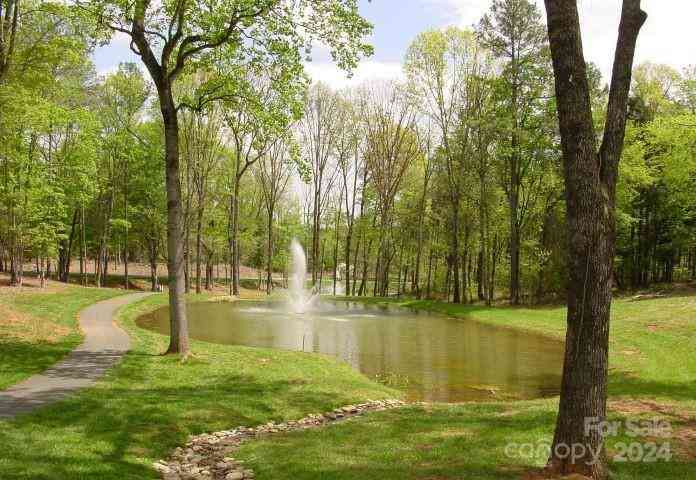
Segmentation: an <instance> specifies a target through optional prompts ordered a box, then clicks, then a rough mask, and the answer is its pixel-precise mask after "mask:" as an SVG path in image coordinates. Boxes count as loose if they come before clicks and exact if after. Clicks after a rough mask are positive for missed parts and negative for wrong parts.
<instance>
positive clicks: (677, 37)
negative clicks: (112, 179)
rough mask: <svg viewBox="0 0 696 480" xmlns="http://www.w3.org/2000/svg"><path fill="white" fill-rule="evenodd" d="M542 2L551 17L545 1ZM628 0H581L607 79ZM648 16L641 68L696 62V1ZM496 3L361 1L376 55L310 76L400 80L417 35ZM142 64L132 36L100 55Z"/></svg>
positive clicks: (591, 46) (104, 64)
mask: <svg viewBox="0 0 696 480" xmlns="http://www.w3.org/2000/svg"><path fill="white" fill-rule="evenodd" d="M536 3H537V5H538V7H539V9H540V11H541V12H542V14H543V15H545V13H544V12H545V11H544V5H543V0H536ZM621 3H622V0H578V5H579V8H580V22H581V24H582V33H583V43H584V49H585V56H586V58H587V60H589V61H592V62H594V63H596V64H597V65H599V67H600V69H601V70H602V73H603V74H604V77H605V80H607V81H608V79H609V76H610V73H611V65H612V61H613V55H614V50H615V46H616V37H617V32H618V25H619V16H620V13H621ZM642 5H643V9H644V10H645V11H646V12H647V13H648V21H647V22H646V24H645V26H644V27H643V30H642V31H641V35H640V37H639V40H638V47H637V51H636V64H638V63H642V62H645V61H651V62H655V63H664V64H667V65H670V66H672V67H675V68H677V69H678V70H681V69H682V68H683V67H686V66H688V65H692V64H696V43H695V42H694V41H693V39H694V38H695V36H694V33H693V29H694V26H693V21H694V19H696V0H643V2H642ZM489 6H490V0H372V1H368V0H360V11H361V13H362V15H363V16H364V17H365V18H367V19H368V20H369V21H370V22H371V23H372V24H373V25H374V32H373V34H372V37H371V38H370V43H371V44H372V45H373V46H374V48H375V53H374V55H373V56H372V57H371V58H369V59H365V60H363V61H362V62H361V63H360V66H359V67H358V68H357V70H356V71H354V72H353V76H352V78H347V76H346V74H345V73H344V72H341V71H340V70H339V69H337V68H336V67H334V66H333V64H332V63H331V61H330V60H329V58H328V55H326V54H325V52H321V51H319V52H316V54H315V55H314V56H313V57H314V58H313V61H312V62H310V63H308V64H307V65H306V70H307V72H308V73H309V74H310V76H311V77H312V78H313V79H314V80H317V81H323V82H325V83H327V84H329V85H331V86H332V87H334V88H342V87H345V86H348V85H351V84H359V83H362V82H364V81H366V80H369V79H390V78H399V77H400V76H401V75H402V71H401V63H402V61H403V58H404V55H405V53H406V49H407V48H408V46H409V44H410V43H411V41H412V40H413V39H414V38H415V36H416V35H417V34H418V33H420V32H422V31H424V30H428V29H435V28H444V27H447V26H450V25H456V26H460V27H471V26H473V25H475V24H477V23H478V21H479V19H480V18H481V16H482V15H483V14H484V13H485V12H486V11H487V10H488V8H489ZM124 61H135V62H139V59H138V57H137V56H135V55H134V54H133V53H132V52H131V51H130V49H129V48H128V41H127V37H124V36H119V37H115V38H114V39H113V40H112V42H111V43H110V44H109V45H107V46H105V47H102V48H100V49H98V50H97V51H96V52H95V54H94V62H95V64H96V68H97V71H98V72H99V73H100V74H106V73H108V72H110V71H113V70H115V69H116V67H117V66H118V64H119V63H120V62H124Z"/></svg>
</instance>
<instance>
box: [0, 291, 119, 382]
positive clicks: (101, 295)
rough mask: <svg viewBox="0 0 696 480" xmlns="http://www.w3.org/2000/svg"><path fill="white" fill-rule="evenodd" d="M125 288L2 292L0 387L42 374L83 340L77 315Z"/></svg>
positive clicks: (0, 304)
mask: <svg viewBox="0 0 696 480" xmlns="http://www.w3.org/2000/svg"><path fill="white" fill-rule="evenodd" d="M123 293H124V292H123V290H112V289H97V288H81V287H74V286H67V285H66V286H65V287H64V288H61V289H60V290H59V291H57V292H39V291H36V289H23V290H22V291H17V292H12V291H11V290H9V289H5V291H4V292H3V293H2V294H0V315H1V316H2V317H3V318H2V319H0V390H1V389H3V388H6V387H8V386H10V385H13V384H15V383H17V382H20V381H22V380H24V379H25V378H27V377H30V376H31V375H34V374H36V373H39V372H41V371H43V370H45V369H46V368H48V367H49V366H51V365H53V364H54V363H56V362H57V361H58V360H60V359H61V358H63V357H64V356H65V355H67V354H68V353H69V352H70V351H71V350H72V349H74V348H75V347H76V346H77V345H79V344H80V342H81V341H82V333H81V332H80V330H79V328H78V322H77V314H78V312H79V311H80V310H82V309H83V308H85V307H87V306H88V305H91V304H93V303H96V302H98V301H100V300H104V299H107V298H111V297H114V296H116V295H122V294H123Z"/></svg>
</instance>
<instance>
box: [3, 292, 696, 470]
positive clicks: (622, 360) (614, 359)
mask: <svg viewBox="0 0 696 480" xmlns="http://www.w3.org/2000/svg"><path fill="white" fill-rule="evenodd" d="M76 294H77V293H76ZM372 301H381V300H372ZM165 302H166V297H165V296H164V295H157V296H153V297H149V298H147V299H146V300H144V301H143V302H140V303H138V304H135V305H131V306H129V307H126V309H124V311H123V312H122V315H121V324H122V325H123V326H124V328H126V329H127V330H128V331H129V333H130V335H131V337H132V339H133V351H132V352H131V353H130V354H128V355H127V356H126V357H125V359H124V360H123V362H122V363H121V364H120V365H119V366H118V367H116V368H115V369H114V370H113V371H112V373H111V374H110V375H109V376H108V377H107V378H106V379H105V380H104V381H102V382H100V383H99V384H98V385H97V386H96V387H95V388H92V389H90V390H88V391H86V392H83V393H82V394H80V395H78V396H76V397H73V398H71V399H69V400H66V401H64V402H62V403H60V404H57V405H55V406H53V407H49V408H46V409H43V410H41V411H38V412H36V413H34V414H31V415H29V416H25V417H21V418H19V419H17V420H14V421H12V422H0V445H2V446H3V449H2V450H1V451H0V478H1V479H3V480H5V479H32V480H34V479H36V480H41V479H87V478H89V479H92V478H99V479H107V480H108V479H119V480H121V479H147V478H153V479H154V478H157V477H156V474H155V473H154V471H153V470H152V469H151V466H150V464H151V463H152V461H154V460H157V459H160V458H163V457H166V456H167V455H168V453H169V452H170V451H171V450H172V449H173V448H174V447H176V446H179V445H181V444H183V443H185V441H186V438H187V436H188V435H189V434H196V433H201V432H206V431H214V430H219V429H225V428H230V427H234V426H238V425H249V426H253V425H258V424H261V423H265V422H268V421H283V420H287V419H296V418H300V417H302V416H304V415H306V414H308V413H312V412H320V411H326V410H328V409H330V408H333V407H335V406H338V405H344V404H348V403H353V402H355V401H358V400H364V399H369V398H384V397H394V396H397V395H398V392H395V391H393V390H390V389H388V388H386V387H384V386H381V385H378V384H375V383H373V382H371V381H370V380H368V379H366V378H365V377H363V376H362V375H360V374H358V373H356V372H355V371H353V370H352V369H351V368H349V367H348V366H347V365H344V364H340V363H338V362H336V361H334V360H333V359H327V358H324V357H321V356H319V355H316V354H305V353H299V352H287V351H280V350H269V349H257V348H246V347H232V346H224V345H214V344H207V343H202V342H193V344H192V347H193V351H194V355H193V357H192V358H190V359H189V360H187V361H186V362H183V363H182V362H181V361H180V360H179V359H178V358H177V357H172V356H167V357H164V356H160V355H159V353H160V352H162V351H163V350H164V347H165V346H166V338H165V337H163V336H161V335H157V334H155V333H152V332H149V331H145V330H142V329H139V328H138V327H136V326H135V324H134V320H135V318H137V317H138V316H139V315H140V314H142V313H144V312H147V311H150V310H152V309H153V308H156V307H157V306H159V305H163V304H164V303H165ZM394 302H395V301H391V303H394ZM396 303H399V304H401V305H403V306H408V307H412V308H424V309H429V310H433V311H439V312H442V313H446V314H449V315H452V316H459V317H466V318H474V319H476V320H479V321H482V322H486V323H491V324H495V325H500V326H507V327H514V328H521V329H527V330H530V331H534V332H539V333H544V334H546V335H550V336H555V337H560V338H562V336H563V331H564V323H565V319H564V310H563V309H562V308H541V309H530V308H518V309H510V308H494V309H487V308H481V307H476V306H452V305H447V304H443V303H436V302H413V301H404V300H401V301H398V302H396ZM613 312H614V313H613V320H612V345H611V365H612V370H611V386H610V393H611V396H612V398H611V400H612V402H613V403H615V404H616V403H618V402H619V401H627V400H629V399H641V400H647V401H650V402H652V403H650V404H649V405H653V406H654V407H655V408H654V409H651V408H647V409H645V411H638V412H636V413H635V415H639V416H640V417H641V418H651V417H653V416H655V415H656V414H660V415H667V418H668V419H669V420H671V421H672V422H673V425H674V428H675V429H677V430H679V431H687V430H684V429H688V428H691V429H693V428H694V425H696V413H694V411H695V409H696V392H695V391H694V388H695V386H696V371H695V370H694V369H695V368H696V349H694V348H693V345H694V344H696V342H694V340H695V339H696V297H693V296H674V297H669V298H660V299H651V300H642V301H635V302H633V301H629V300H619V301H617V302H616V303H615V305H614V309H613ZM556 402H557V400H556V399H545V400H534V401H524V402H498V403H478V404H477V403H469V404H459V405H431V406H409V407H407V408H404V409H399V410H392V411H388V412H379V413H373V414H369V415H366V416H364V417H361V418H357V419H352V420H350V421H347V422H342V423H339V424H336V425H333V426H330V427H327V428H324V429H319V430H312V431H304V432H296V433H288V434H283V435H279V436H276V437H273V438H272V439H268V440H263V441H254V442H249V443H247V444H245V445H244V446H243V447H242V449H241V450H240V451H239V452H238V453H237V454H236V455H235V457H238V458H242V459H244V460H245V461H246V462H247V463H248V464H249V465H250V466H251V467H252V468H254V469H255V471H256V472H257V478H258V479H259V480H264V479H271V480H283V479H288V480H290V479H292V480H353V479H355V480H357V479H361V480H372V479H374V480H378V479H379V480H391V479H394V480H403V479H414V480H415V479H421V480H426V479H431V480H435V479H437V480H445V479H448V480H449V479H451V480H455V479H464V478H466V479H491V480H492V479H506V478H509V479H512V478H520V476H521V474H522V473H523V472H525V471H527V470H528V469H530V468H533V467H538V466H541V465H542V464H543V462H544V461H545V459H546V458H545V455H544V454H543V453H542V452H539V451H537V452H535V454H534V455H522V454H520V452H519V451H515V450H514V449H513V451H512V455H508V453H509V452H506V446H507V445H509V444H511V443H516V444H523V443H532V444H534V445H538V444H539V443H542V444H543V443H548V441H549V440H550V439H551V436H552V434H553V428H554V422H555V414H556ZM622 415H628V413H626V411H618V410H617V411H614V412H613V413H612V417H613V418H622ZM619 441H624V442H633V441H635V439H632V438H628V437H625V436H623V437H619V438H614V439H612V440H611V443H610V445H609V447H610V453H611V452H614V451H616V448H617V446H616V442H619ZM674 450H677V451H678V452H679V455H680V456H677V458H676V459H675V460H674V461H672V462H669V463H663V462H661V463H614V464H613V465H612V469H613V471H614V473H615V474H616V475H615V478H616V479H618V480H634V479H645V480H648V479H656V478H659V479H667V480H671V479H674V480H677V479H679V480H682V479H685V478H694V477H695V476H696V463H693V452H694V451H696V443H694V442H693V441H692V443H688V441H680V442H677V444H674ZM684 452H686V455H688V454H689V452H691V455H692V457H691V460H692V462H691V463H688V462H686V461H685V458H686V456H684Z"/></svg>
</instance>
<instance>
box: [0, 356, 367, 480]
mask: <svg viewBox="0 0 696 480" xmlns="http://www.w3.org/2000/svg"><path fill="white" fill-rule="evenodd" d="M144 356H148V355H144ZM153 373H157V374H159V373H162V372H152V371H148V370H147V369H143V368H139V366H138V362H131V363H130V364H129V365H125V366H124V367H123V368H120V369H119V377H118V382H116V383H115V384H114V385H112V386H108V385H102V386H101V387H98V388H93V389H91V390H88V391H85V392H84V393H82V394H80V395H78V396H76V397H72V398H70V399H68V400H65V401H62V402H60V403H58V404H55V405H53V406H50V407H47V408H44V409H41V410H39V411H37V412H35V413H33V414H29V415H25V416H20V417H18V418H17V419H15V420H14V421H11V422H2V421H0V445H3V449H2V452H0V478H2V479H3V480H5V479H32V480H38V479H73V478H99V479H119V480H122V479H131V478H132V479H135V478H137V479H144V478H156V475H155V474H154V470H153V469H152V468H151V463H152V461H154V460H156V459H159V458H164V457H166V456H167V455H168V453H169V452H170V451H171V450H172V449H173V448H175V447H176V446H180V445H181V444H183V443H185V442H186V440H187V437H188V436H189V435H191V434H198V433H202V432H208V431H211V430H219V429H225V428H231V427H235V426H238V425H257V424H260V423H262V422H267V421H270V420H276V421H283V420H287V419H289V418H298V417H299V416H301V415H303V414H304V413H306V412H318V411H324V410H328V409H330V408H333V407H334V406H336V405H337V404H340V403H341V402H348V401H354V398H351V396H350V393H346V394H345V398H342V397H343V395H341V394H340V393H337V392H334V391H328V390H327V391H321V389H318V390H319V391H308V390H306V389H304V388H303V387H302V385H298V384H297V383H296V382H292V381H280V380H275V381H268V380H266V379H260V378H257V377H254V376H251V375H217V376H215V377H214V378H210V377H208V378H206V377H205V376H204V378H201V382H200V383H198V384H195V383H196V382H191V381H185V383H186V384H185V385H182V386H181V387H178V386H176V385H172V384H171V382H167V381H166V379H163V383H164V384H163V385H156V386H152V387H149V388H139V387H138V385H152V383H153V381H152V378H150V376H151V375H152V374H153ZM123 382H127V384H128V385H129V386H128V387H127V388H122V387H121V386H119V383H123ZM192 383H193V384H192ZM130 385H133V386H130Z"/></svg>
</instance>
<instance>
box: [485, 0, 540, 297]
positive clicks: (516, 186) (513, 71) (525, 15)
mask: <svg viewBox="0 0 696 480" xmlns="http://www.w3.org/2000/svg"><path fill="white" fill-rule="evenodd" d="M479 38H480V39H481V42H482V44H483V45H484V46H485V47H486V48H488V49H490V50H491V51H492V52H493V53H494V54H495V55H496V56H497V57H498V58H500V59H502V60H503V62H504V70H503V74H502V76H501V81H502V82H503V84H504V87H503V90H504V95H505V97H506V98H505V109H504V111H503V112H502V116H503V118H505V119H506V121H505V122H504V123H505V128H504V132H505V135H507V136H508V139H509V140H508V141H506V142H504V145H505V147H504V149H505V153H504V155H505V157H507V162H506V169H505V170H506V177H507V178H506V179H505V182H504V186H505V190H506V194H507V198H508V207H509V211H510V302H511V303H512V304H513V305H516V304H518V303H519V300H520V238H521V226H522V225H521V224H522V221H521V219H520V209H521V206H520V202H521V200H520V190H521V188H522V182H523V177H524V175H525V173H526V172H528V170H529V168H528V164H529V163H530V160H531V159H533V158H534V155H529V154H527V155H524V143H525V138H524V130H525V129H526V130H529V131H534V125H533V123H534V122H533V121H530V120H531V118H530V117H533V112H534V111H535V109H537V107H536V105H535V103H536V102H537V101H538V99H539V98H540V97H541V96H542V95H541V90H542V89H543V88H544V85H545V84H546V83H547V79H546V78H545V76H544V75H543V69H544V66H545V48H546V38H545V32H544V25H543V24H542V23H541V15H540V13H539V11H538V9H537V7H536V5H535V4H534V3H533V2H530V1H529V0H494V1H493V3H492V5H491V8H490V13H488V14H486V15H485V16H484V17H483V19H482V20H481V24H480V26H479ZM525 157H526V158H525Z"/></svg>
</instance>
